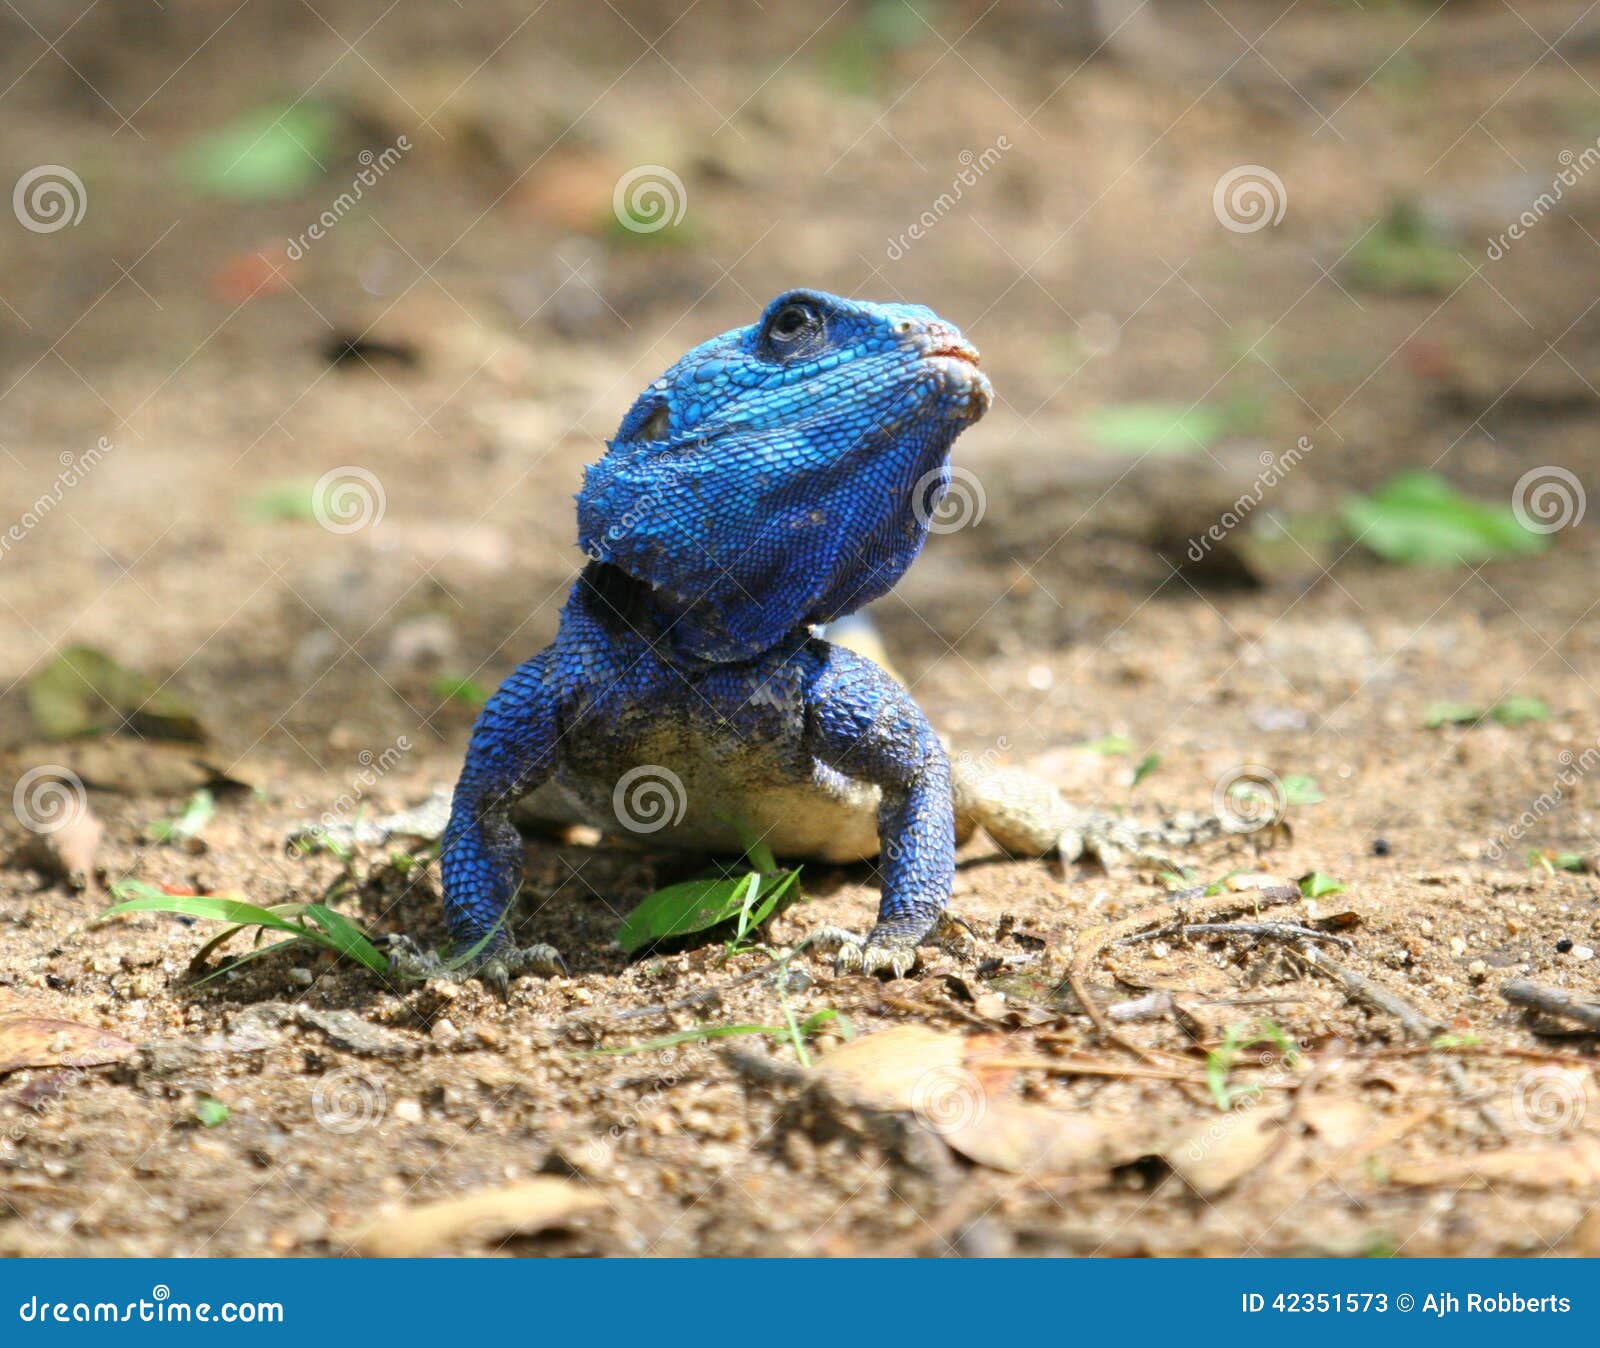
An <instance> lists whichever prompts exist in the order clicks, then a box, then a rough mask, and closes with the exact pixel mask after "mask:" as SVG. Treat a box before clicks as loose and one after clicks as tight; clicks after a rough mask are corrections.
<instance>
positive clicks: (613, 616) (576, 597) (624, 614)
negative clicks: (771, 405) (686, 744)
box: [567, 561, 811, 668]
mask: <svg viewBox="0 0 1600 1348" xmlns="http://www.w3.org/2000/svg"><path fill="white" fill-rule="evenodd" d="M689 612H690V609H686V608H681V606H679V605H677V604H675V603H674V602H673V601H670V600H668V599H666V598H665V597H664V596H663V595H662V594H661V593H660V592H659V591H658V590H656V588H655V587H654V586H652V585H651V584H650V583H649V582H648V581H645V580H640V579H639V578H638V577H637V576H630V575H629V574H628V573H627V572H626V571H624V570H622V568H621V567H618V566H613V565H612V564H611V563H609V562H599V561H591V562H590V563H589V564H588V565H587V566H586V567H584V569H583V573H582V574H581V575H580V576H579V577H578V580H577V583H576V584H575V585H574V586H573V587H572V595H571V597H570V598H569V599H568V601H567V617H568V619H570V620H577V621H580V622H582V623H585V624H592V625H596V626H598V627H599V628H600V629H601V630H602V632H603V633H604V635H605V637H606V638H607V639H608V640H609V641H611V642H627V641H630V640H631V641H637V642H642V643H643V644H644V645H645V646H647V647H648V648H649V649H650V652H651V654H652V655H653V656H654V657H655V658H656V659H658V660H661V661H663V662H664V663H666V664H672V665H678V666H680V667H694V668H704V667H707V666H711V665H723V664H744V663H748V662H749V661H751V660H756V659H759V658H761V657H762V656H764V655H766V654H767V653H768V652H769V651H774V650H779V649H781V648H785V647H788V646H791V645H793V646H796V647H798V646H799V645H802V644H804V642H805V641H806V640H807V639H808V638H809V637H810V635H811V631H810V628H809V627H806V626H804V625H802V626H799V627H797V628H795V630H794V631H793V632H791V633H789V634H787V635H786V636H784V637H783V638H781V639H780V640H779V641H777V642H774V643H773V644H772V645H770V646H763V647H760V648H759V649H748V650H747V649H744V648H742V647H741V648H740V649H739V650H738V651H737V652H730V653H729V655H728V656H727V658H716V659H713V658H709V657H707V656H706V655H705V654H704V653H703V652H702V650H701V648H700V642H701V638H699V637H698V636H693V637H692V636H691V633H690V627H691V624H688V623H686V622H684V621H683V620H684V619H685V617H686V616H687V615H688V613H689ZM694 616H695V619H696V623H699V622H703V621H704V620H705V617H706V615H705V614H704V613H702V612H700V611H698V609H696V610H695V611H694ZM730 640H731V638H730Z"/></svg>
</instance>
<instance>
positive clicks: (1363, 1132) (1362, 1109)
mask: <svg viewBox="0 0 1600 1348" xmlns="http://www.w3.org/2000/svg"><path fill="white" fill-rule="evenodd" d="M1299 1113H1300V1119H1301V1121H1302V1122H1303V1123H1304V1124H1305V1125H1306V1127H1308V1128H1310V1129H1311V1131H1312V1132H1314V1133H1315V1134H1316V1135H1317V1136H1318V1137H1320V1138H1321V1139H1322V1140H1323V1141H1324V1142H1326V1143H1327V1144H1328V1145H1329V1146H1330V1147H1332V1148H1333V1150H1334V1151H1344V1150H1345V1149H1346V1148H1348V1147H1353V1146H1354V1145H1355V1144H1356V1143H1357V1142H1360V1141H1361V1140H1362V1139H1364V1138H1367V1137H1370V1136H1371V1135H1372V1131H1373V1124H1374V1119H1373V1114H1372V1111H1371V1110H1370V1109H1368V1108H1367V1107H1366V1106H1365V1105H1364V1104H1362V1103H1361V1102H1360V1101H1359V1100H1354V1099H1351V1098H1350V1097H1349V1096H1335V1095H1330V1094H1329V1093H1328V1092H1326V1091H1319V1092H1317V1093H1316V1094H1315V1095H1313V1096H1311V1097H1310V1098H1309V1099H1306V1100H1302V1101H1301V1102H1300V1109H1299Z"/></svg>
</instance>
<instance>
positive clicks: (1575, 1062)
mask: <svg viewBox="0 0 1600 1348" xmlns="http://www.w3.org/2000/svg"><path fill="white" fill-rule="evenodd" d="M1435 1053H1438V1054H1451V1055H1453V1056H1457V1057H1462V1058H1512V1059H1515V1060H1516V1061H1518V1062H1543V1063H1560V1064H1564V1065H1565V1066H1568V1067H1583V1068H1589V1067H1593V1066H1594V1065H1595V1059H1593V1058H1590V1057H1581V1056H1579V1055H1578V1054H1576V1053H1557V1052H1556V1051H1555V1050H1554V1049H1545V1048H1519V1047H1518V1046H1517V1045H1515V1044H1446V1045H1444V1046H1443V1047H1440V1046H1438V1045H1436V1044H1401V1045H1398V1046H1397V1047H1395V1048H1378V1049H1373V1050H1372V1051H1371V1052H1367V1053H1352V1054H1351V1055H1350V1058H1349V1061H1351V1062H1370V1061H1376V1060H1377V1059H1379V1058H1426V1057H1429V1056H1431V1055H1432V1054H1435Z"/></svg>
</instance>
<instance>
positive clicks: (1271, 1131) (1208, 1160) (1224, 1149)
mask: <svg viewBox="0 0 1600 1348" xmlns="http://www.w3.org/2000/svg"><path fill="white" fill-rule="evenodd" d="M1286 1114H1287V1111H1286V1110H1281V1109H1261V1108H1258V1109H1241V1110H1235V1111H1234V1112H1232V1113H1230V1114H1214V1115H1209V1116H1207V1117H1205V1118H1202V1119H1200V1120H1198V1121H1197V1122H1195V1123H1192V1124H1189V1125H1188V1126H1187V1127H1185V1128H1183V1129H1181V1130H1179V1132H1178V1134H1177V1135H1176V1136H1175V1137H1173V1138H1172V1139H1171V1140H1169V1141H1168V1142H1167V1144H1166V1146H1165V1147H1164V1148H1162V1150H1161V1156H1162V1158H1163V1159H1164V1160H1165V1161H1166V1163H1167V1164H1168V1165H1170V1166H1171V1167H1172V1168H1173V1170H1174V1171H1176V1172H1177V1174H1178V1176H1179V1177H1180V1178H1181V1179H1182V1180H1183V1181H1184V1183H1186V1184H1187V1185H1188V1186H1189V1187H1190V1188H1191V1189H1193V1190H1194V1191H1195V1192H1196V1193H1197V1194H1199V1195H1200V1196H1201V1197H1202V1198H1211V1197H1212V1196H1214V1195H1216V1194H1219V1193H1221V1192H1222V1191H1223V1190H1224V1189H1226V1188H1228V1187H1230V1186H1231V1185H1233V1184H1235V1183H1236V1182H1237V1181H1239V1180H1240V1179H1242V1178H1243V1177H1244V1176H1245V1175H1247V1174H1249V1173H1250V1171H1252V1170H1254V1169H1255V1168H1256V1167H1257V1166H1258V1165H1260V1164H1261V1163H1262V1162H1263V1161H1265V1160H1266V1159H1267V1157H1268V1156H1270V1155H1271V1154H1272V1153H1273V1151H1274V1150H1276V1149H1277V1148H1278V1147H1280V1146H1282V1145H1283V1144H1284V1142H1285V1141H1287V1135H1286V1134H1285V1132H1284V1130H1283V1121H1284V1118H1285V1116H1286Z"/></svg>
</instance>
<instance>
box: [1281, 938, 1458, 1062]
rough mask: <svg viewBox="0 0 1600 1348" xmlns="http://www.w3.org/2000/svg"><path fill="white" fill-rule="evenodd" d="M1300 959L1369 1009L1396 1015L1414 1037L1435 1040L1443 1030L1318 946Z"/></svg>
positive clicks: (1306, 950)
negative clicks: (1325, 975)
mask: <svg viewBox="0 0 1600 1348" xmlns="http://www.w3.org/2000/svg"><path fill="white" fill-rule="evenodd" d="M1300 957H1301V958H1302V959H1304V960H1305V962H1306V963H1307V964H1309V965H1310V966H1311V967H1312V968H1313V969H1316V970H1317V971H1319V972H1320V973H1324V974H1327V975H1328V977H1329V978H1331V979H1333V981H1334V982H1335V983H1337V984H1339V986H1340V987H1342V988H1343V989H1344V990H1345V991H1346V992H1347V993H1349V994H1350V997H1351V998H1352V999H1353V1000H1355V1001H1358V1002H1365V1003H1367V1005H1368V1006H1375V1007H1377V1008H1378V1010H1380V1011H1384V1012H1387V1013H1388V1014H1389V1015H1391V1016H1393V1017H1394V1018H1395V1019H1396V1020H1398V1021H1399V1022H1400V1028H1401V1029H1403V1030H1404V1031H1405V1032H1406V1033H1407V1034H1410V1035H1415V1036H1416V1037H1417V1038H1418V1039H1432V1038H1433V1037H1434V1036H1435V1035H1436V1034H1438V1033H1439V1032H1440V1031H1441V1030H1442V1029H1444V1026H1443V1025H1442V1024H1440V1023H1439V1022H1438V1021H1436V1020H1430V1019H1429V1018H1428V1017H1427V1016H1425V1015H1423V1014H1422V1012H1420V1011H1418V1010H1417V1008H1416V1007H1414V1006H1412V1005H1411V1003H1410V1002H1408V1001H1406V999H1405V998H1404V997H1401V996H1400V995H1399V994H1398V993H1395V992H1390V991H1389V989H1388V988H1386V987H1384V986H1383V984H1381V983H1378V982H1375V981H1374V980H1372V979H1370V978H1368V977H1367V976H1366V975H1365V974H1362V973H1357V972H1356V971H1355V970H1354V969H1351V968H1349V967H1347V966H1346V965H1343V964H1340V963H1339V962H1338V961H1337V960H1335V959H1331V958H1330V957H1329V956H1327V955H1326V954H1324V953H1323V952H1322V951H1320V950H1318V949H1317V948H1316V947H1315V946H1302V947H1301V948H1300Z"/></svg>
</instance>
